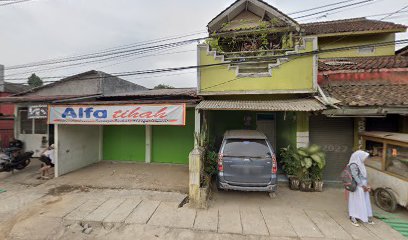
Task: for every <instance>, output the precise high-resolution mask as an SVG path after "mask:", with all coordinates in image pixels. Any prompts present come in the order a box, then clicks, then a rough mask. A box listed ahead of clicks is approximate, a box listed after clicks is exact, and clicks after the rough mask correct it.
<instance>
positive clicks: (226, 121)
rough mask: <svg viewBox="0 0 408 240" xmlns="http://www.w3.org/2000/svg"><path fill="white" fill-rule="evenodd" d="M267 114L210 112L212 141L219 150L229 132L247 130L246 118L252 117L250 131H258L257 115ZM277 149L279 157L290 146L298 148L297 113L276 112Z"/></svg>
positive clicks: (209, 122)
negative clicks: (226, 133) (282, 150)
mask: <svg viewBox="0 0 408 240" xmlns="http://www.w3.org/2000/svg"><path fill="white" fill-rule="evenodd" d="M257 113H267V112H249V111H209V112H208V119H209V121H208V124H209V131H210V140H211V141H213V142H214V144H215V146H216V147H217V148H218V147H219V146H220V144H221V142H222V137H223V135H224V133H225V131H227V130H234V129H245V126H244V121H243V119H244V116H250V117H251V119H252V121H251V126H250V127H249V129H256V114H257ZM275 119H276V149H275V151H276V152H277V156H278V155H279V152H280V149H281V148H283V147H287V146H288V145H291V146H296V128H297V127H296V123H297V122H296V113H294V112H286V116H285V113H284V112H276V118H275Z"/></svg>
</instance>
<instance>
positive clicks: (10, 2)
mask: <svg viewBox="0 0 408 240" xmlns="http://www.w3.org/2000/svg"><path fill="white" fill-rule="evenodd" d="M29 1H32V0H17V1H9V2H8V3H2V4H0V6H6V5H13V4H17V3H23V2H29ZM4 2H5V1H4Z"/></svg>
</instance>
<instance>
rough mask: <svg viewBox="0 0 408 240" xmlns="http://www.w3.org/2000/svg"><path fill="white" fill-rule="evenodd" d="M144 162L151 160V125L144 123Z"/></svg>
mask: <svg viewBox="0 0 408 240" xmlns="http://www.w3.org/2000/svg"><path fill="white" fill-rule="evenodd" d="M145 162H146V163H150V162H152V126H150V125H146V153H145Z"/></svg>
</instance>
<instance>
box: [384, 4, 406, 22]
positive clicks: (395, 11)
mask: <svg viewBox="0 0 408 240" xmlns="http://www.w3.org/2000/svg"><path fill="white" fill-rule="evenodd" d="M406 8H408V5H406V6H405V7H403V8H401V9H399V10H398V11H395V12H393V13H390V14H389V15H387V16H385V17H383V18H381V19H380V21H382V20H384V19H386V18H388V17H391V16H392V15H394V14H397V13H399V12H401V11H403V10H404V9H406Z"/></svg>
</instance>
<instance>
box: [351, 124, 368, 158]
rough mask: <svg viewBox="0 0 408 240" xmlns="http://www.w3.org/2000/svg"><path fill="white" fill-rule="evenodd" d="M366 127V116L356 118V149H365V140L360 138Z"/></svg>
mask: <svg viewBox="0 0 408 240" xmlns="http://www.w3.org/2000/svg"><path fill="white" fill-rule="evenodd" d="M365 129H366V118H365V117H358V118H354V144H353V145H354V146H353V149H354V151H356V150H358V149H364V148H365V146H363V141H362V139H361V138H360V136H359V135H360V133H361V132H364V131H365Z"/></svg>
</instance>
